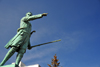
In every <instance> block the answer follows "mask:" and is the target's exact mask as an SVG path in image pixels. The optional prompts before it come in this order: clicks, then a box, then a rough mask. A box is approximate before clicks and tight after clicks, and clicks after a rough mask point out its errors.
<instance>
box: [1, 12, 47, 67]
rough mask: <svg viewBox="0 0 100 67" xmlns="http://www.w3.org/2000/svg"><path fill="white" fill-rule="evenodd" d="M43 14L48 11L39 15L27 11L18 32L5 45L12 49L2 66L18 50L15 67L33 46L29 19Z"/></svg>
mask: <svg viewBox="0 0 100 67" xmlns="http://www.w3.org/2000/svg"><path fill="white" fill-rule="evenodd" d="M43 16H47V13H43V14H38V15H32V13H31V12H28V13H26V16H25V17H23V18H22V19H21V22H20V28H19V29H18V30H17V34H16V35H15V36H14V37H13V38H12V39H11V40H10V41H9V42H8V43H7V44H6V45H5V48H6V49H8V48H9V47H11V49H10V50H9V51H8V53H7V54H6V56H5V58H4V59H3V61H2V62H1V63H0V66H3V65H4V64H5V63H6V61H7V60H8V59H9V58H10V57H11V56H12V55H13V54H14V53H15V52H18V54H17V57H16V62H15V67H18V65H19V62H20V61H21V59H22V57H23V55H24V53H25V52H26V49H27V48H28V49H29V50H30V49H31V48H32V46H31V45H30V36H31V23H30V22H29V21H31V20H35V19H39V18H42V17H43ZM33 32H34V31H33Z"/></svg>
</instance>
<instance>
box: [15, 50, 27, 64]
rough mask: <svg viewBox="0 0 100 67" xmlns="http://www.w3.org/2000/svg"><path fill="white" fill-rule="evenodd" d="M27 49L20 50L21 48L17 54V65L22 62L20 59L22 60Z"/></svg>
mask: <svg viewBox="0 0 100 67" xmlns="http://www.w3.org/2000/svg"><path fill="white" fill-rule="evenodd" d="M25 51H26V50H25V49H20V50H19V52H18V54H17V57H16V62H15V65H16V66H18V65H19V63H20V61H21V59H22V57H23V55H24V53H25Z"/></svg>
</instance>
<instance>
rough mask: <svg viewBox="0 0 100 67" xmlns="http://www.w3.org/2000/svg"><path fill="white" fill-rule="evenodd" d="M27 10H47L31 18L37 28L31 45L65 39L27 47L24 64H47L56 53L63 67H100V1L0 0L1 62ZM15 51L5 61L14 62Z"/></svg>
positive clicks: (34, 27) (44, 66)
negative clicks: (38, 17) (34, 18)
mask: <svg viewBox="0 0 100 67" xmlns="http://www.w3.org/2000/svg"><path fill="white" fill-rule="evenodd" d="M27 12H32V13H33V14H34V15H35V14H41V13H48V16H46V17H43V18H41V19H37V20H34V21H31V23H32V30H36V33H34V34H33V35H32V36H31V45H36V44H40V43H44V42H48V41H53V40H57V39H61V40H62V41H60V42H57V43H52V44H48V45H45V46H40V47H37V48H33V49H32V50H27V51H26V53H25V55H24V57H23V59H22V62H23V63H25V64H26V65H33V64H40V65H41V67H48V66H47V64H50V63H51V58H53V56H54V55H55V54H57V56H58V59H59V61H60V62H61V64H60V65H61V66H63V67H100V49H99V47H100V0H9V1H8V0H0V31H1V33H0V53H1V55H0V62H1V61H2V59H3V58H4V56H5V54H6V53H7V51H8V50H7V49H5V48H4V46H5V45H6V43H7V42H8V41H9V40H10V39H11V38H12V37H13V36H14V35H15V34H16V31H17V29H18V28H19V24H20V19H21V18H22V17H23V16H25V14H26V13H27ZM16 54H17V53H15V55H14V56H13V57H12V58H11V59H9V61H8V62H7V63H6V64H10V63H12V62H15V59H16V57H15V56H16Z"/></svg>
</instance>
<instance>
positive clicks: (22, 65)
mask: <svg viewBox="0 0 100 67" xmlns="http://www.w3.org/2000/svg"><path fill="white" fill-rule="evenodd" d="M0 67H15V63H12V64H10V65H4V66H0ZM19 67H40V65H39V64H34V65H29V66H26V65H25V64H24V63H22V62H20V64H19Z"/></svg>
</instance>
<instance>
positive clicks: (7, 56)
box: [0, 48, 16, 66]
mask: <svg viewBox="0 0 100 67" xmlns="http://www.w3.org/2000/svg"><path fill="white" fill-rule="evenodd" d="M15 51H16V50H15V49H14V48H11V49H10V50H9V51H8V53H7V54H6V56H5V57H4V59H3V61H2V62H1V63H0V66H3V65H4V64H5V63H6V61H7V60H8V59H9V58H10V57H11V56H12V55H13V54H14V53H15Z"/></svg>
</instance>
